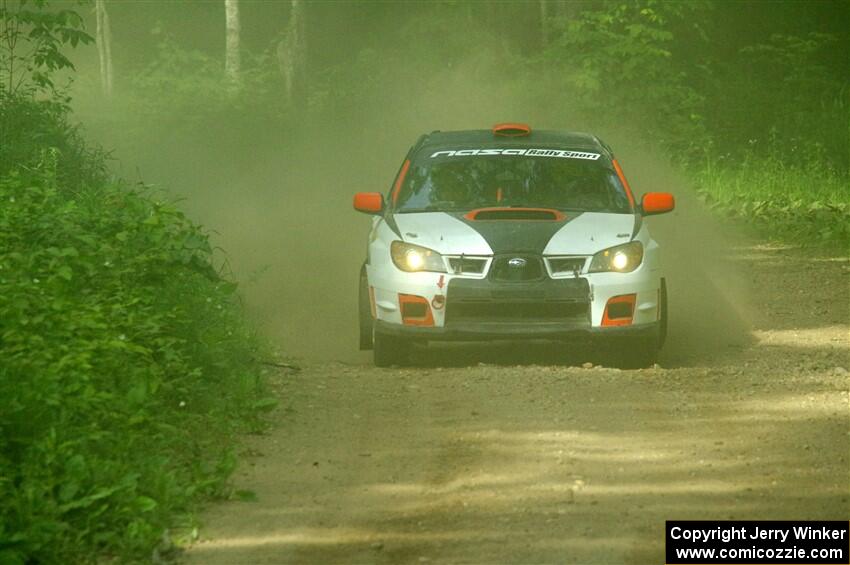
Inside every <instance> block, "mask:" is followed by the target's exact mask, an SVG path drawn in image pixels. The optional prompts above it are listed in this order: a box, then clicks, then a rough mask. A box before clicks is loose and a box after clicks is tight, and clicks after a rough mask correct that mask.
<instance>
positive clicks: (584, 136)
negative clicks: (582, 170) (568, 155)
mask: <svg viewBox="0 0 850 565" xmlns="http://www.w3.org/2000/svg"><path fill="white" fill-rule="evenodd" d="M467 145H478V146H481V147H504V146H511V147H530V146H535V147H540V146H544V147H557V148H563V149H580V150H593V151H597V152H600V153H602V154H604V155H605V156H606V157H608V158H609V159H610V158H613V153H612V151H611V148H610V147H608V145H606V144H605V143H604V142H603V141H602V140H600V139H599V138H598V137H596V136H595V135H592V134H589V133H584V132H578V131H563V130H531V132H530V133H529V134H527V135H520V136H505V135H494V134H493V130H490V129H471V130H459V131H433V132H431V133H429V134H426V135H423V136H422V137H421V138H419V141H418V142H417V143H416V145H414V146H413V148H412V150H411V154H413V153H416V152H418V151H419V150H420V149H429V150H430V149H435V148H450V147H454V146H467Z"/></svg>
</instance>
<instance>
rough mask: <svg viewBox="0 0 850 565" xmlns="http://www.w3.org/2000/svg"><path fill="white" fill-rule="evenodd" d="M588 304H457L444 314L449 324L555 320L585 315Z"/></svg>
mask: <svg viewBox="0 0 850 565" xmlns="http://www.w3.org/2000/svg"><path fill="white" fill-rule="evenodd" d="M587 308H588V305H587V303H580V302H459V303H453V304H452V305H451V307H450V308H449V310H447V313H448V314H449V316H450V318H451V321H453V322H454V321H458V320H464V321H470V322H472V321H475V322H483V321H490V322H499V321H512V322H520V321H533V320H546V321H557V320H562V319H573V318H582V317H586V316H587Z"/></svg>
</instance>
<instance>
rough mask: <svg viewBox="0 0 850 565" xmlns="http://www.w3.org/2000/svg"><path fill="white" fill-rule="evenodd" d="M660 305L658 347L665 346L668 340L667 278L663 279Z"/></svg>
mask: <svg viewBox="0 0 850 565" xmlns="http://www.w3.org/2000/svg"><path fill="white" fill-rule="evenodd" d="M658 307H659V308H661V316H659V317H658V321H659V324H658V349H659V350H660V349H661V348H662V347H664V343H665V342H666V341H667V280H666V279H661V296H660V299H659V304H658Z"/></svg>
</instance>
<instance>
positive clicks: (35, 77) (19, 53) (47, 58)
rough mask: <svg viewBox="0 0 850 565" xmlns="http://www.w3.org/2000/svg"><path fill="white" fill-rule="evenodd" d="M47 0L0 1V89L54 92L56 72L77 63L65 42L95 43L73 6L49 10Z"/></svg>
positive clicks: (12, 92)
mask: <svg viewBox="0 0 850 565" xmlns="http://www.w3.org/2000/svg"><path fill="white" fill-rule="evenodd" d="M47 8H48V2H47V1H46V0H4V1H3V2H2V4H0V93H2V95H3V96H14V95H18V94H26V95H32V94H34V93H48V94H54V93H55V91H56V85H55V84H54V82H53V75H54V74H55V73H56V71H60V70H62V69H73V68H74V65H73V64H72V63H71V61H70V60H69V59H68V57H66V56H65V54H64V53H62V48H63V47H64V46H71V47H76V46H77V45H78V44H81V43H82V44H86V43H91V42H92V41H93V39H92V37H91V36H90V35H88V34H87V33H86V32H85V31H83V20H82V18H81V17H80V15H79V14H78V13H77V12H75V11H73V10H48V9H47Z"/></svg>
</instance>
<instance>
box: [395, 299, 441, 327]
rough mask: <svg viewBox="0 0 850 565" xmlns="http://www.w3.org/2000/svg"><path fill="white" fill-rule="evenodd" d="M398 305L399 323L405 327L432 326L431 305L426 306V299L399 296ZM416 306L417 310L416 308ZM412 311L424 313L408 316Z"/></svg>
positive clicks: (432, 314)
mask: <svg viewBox="0 0 850 565" xmlns="http://www.w3.org/2000/svg"><path fill="white" fill-rule="evenodd" d="M398 305H399V308H400V310H401V321H402V322H403V323H404V325H405V326H433V325H434V313H433V312H432V311H431V305H430V304H428V300H427V299H426V298H423V297H421V296H416V295H413V294H399V295H398ZM417 306H418V307H419V308H417ZM414 309H416V310H419V311H421V312H424V314H423V315H418V313H417V314H416V315H412V314H410V311H411V310H414Z"/></svg>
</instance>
